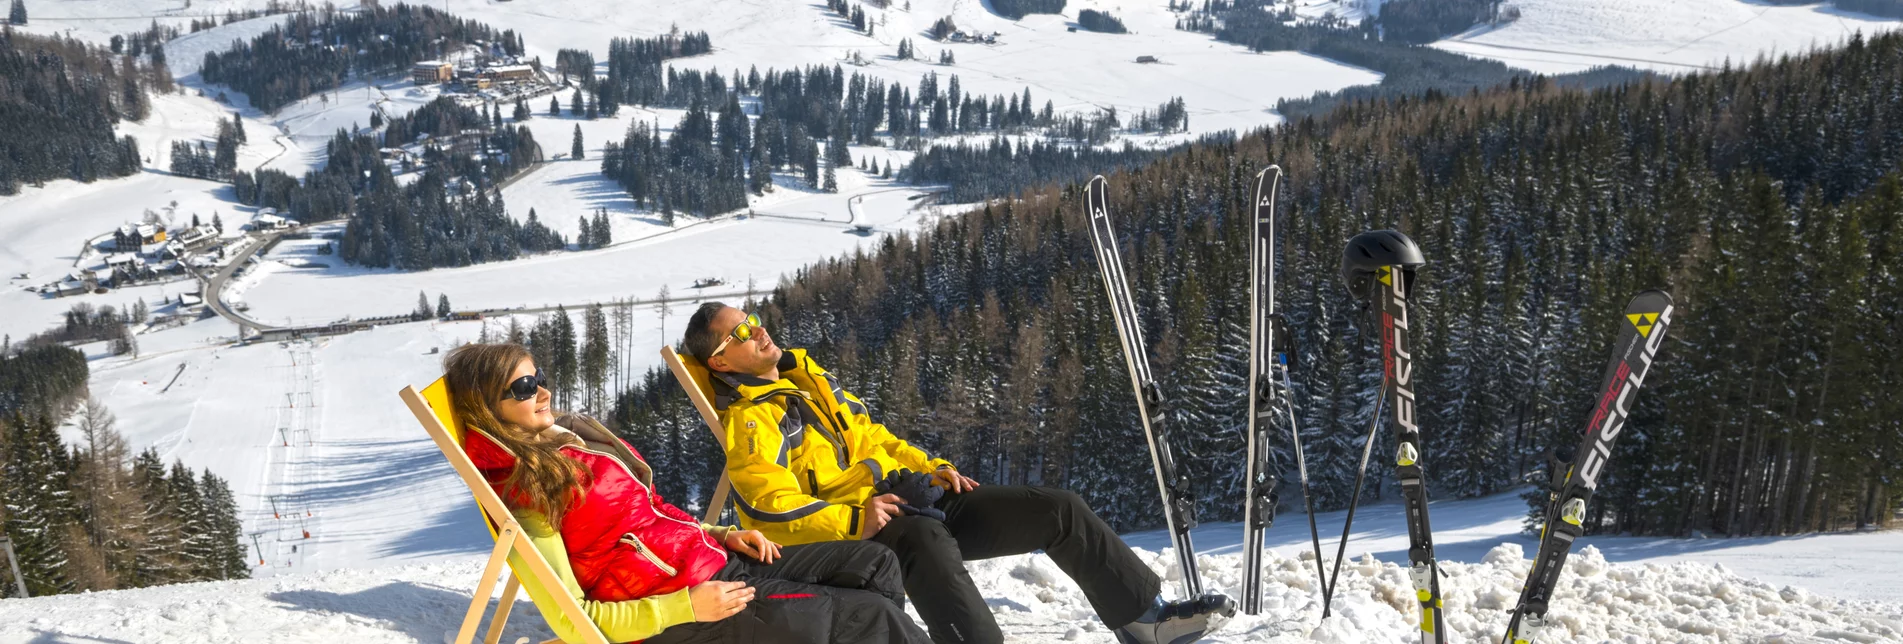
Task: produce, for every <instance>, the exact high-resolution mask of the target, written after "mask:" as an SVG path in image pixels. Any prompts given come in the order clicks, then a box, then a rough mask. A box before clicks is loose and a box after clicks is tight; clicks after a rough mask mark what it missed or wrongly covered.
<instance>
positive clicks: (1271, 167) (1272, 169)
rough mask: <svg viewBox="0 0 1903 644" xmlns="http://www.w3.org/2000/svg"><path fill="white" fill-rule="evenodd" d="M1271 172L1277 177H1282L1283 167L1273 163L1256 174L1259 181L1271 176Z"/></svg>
mask: <svg viewBox="0 0 1903 644" xmlns="http://www.w3.org/2000/svg"><path fill="white" fill-rule="evenodd" d="M1270 172H1273V173H1275V176H1277V177H1280V176H1282V166H1279V165H1276V164H1273V163H1271V164H1269V165H1268V167H1266V168H1263V169H1262V170H1261V171H1260V172H1257V173H1255V176H1256V178H1258V179H1259V178H1262V177H1266V176H1269V173H1270Z"/></svg>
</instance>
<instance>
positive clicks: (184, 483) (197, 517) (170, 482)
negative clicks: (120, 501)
mask: <svg viewBox="0 0 1903 644" xmlns="http://www.w3.org/2000/svg"><path fill="white" fill-rule="evenodd" d="M165 488H166V496H167V499H168V500H169V501H170V503H171V505H172V510H173V511H174V512H176V513H177V514H176V515H174V516H176V517H177V519H178V523H179V535H180V537H181V539H180V541H179V555H180V559H181V560H180V562H179V566H180V567H179V572H181V573H183V574H184V575H185V578H186V579H190V580H194V581H196V580H200V579H214V577H213V576H212V572H213V570H214V569H215V567H216V565H217V561H218V556H217V555H218V553H217V542H216V539H215V538H214V536H213V530H212V517H211V516H210V514H209V513H208V512H207V511H206V507H205V497H204V492H203V491H202V490H200V489H198V478H197V477H195V476H193V475H192V471H191V470H189V469H186V467H185V463H184V462H181V461H173V462H172V472H171V474H170V475H168V476H166V477H165Z"/></svg>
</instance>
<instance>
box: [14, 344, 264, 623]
mask: <svg viewBox="0 0 1903 644" xmlns="http://www.w3.org/2000/svg"><path fill="white" fill-rule="evenodd" d="M85 386H86V360H85V357H84V356H82V355H80V353H79V352H78V351H75V350H73V349H69V348H66V347H61V346H36V347H30V348H27V349H25V350H23V351H19V352H17V353H12V354H11V355H6V356H0V392H3V395H4V398H0V400H3V401H4V402H3V403H0V414H3V415H0V535H3V536H5V537H7V538H9V539H11V540H12V541H13V547H14V552H15V554H16V556H17V557H18V558H19V564H20V573H21V576H22V577H24V581H25V583H26V588H27V592H28V593H31V594H32V595H34V596H41V595H52V594H60V593H71V592H80V591H93V590H111V589H115V588H138V587H143V586H154V585H161V584H172V583H179V582H186V581H206V580H219V579H238V578H245V577H249V576H250V575H251V568H250V566H249V564H248V563H247V561H246V555H245V549H244V546H243V543H242V541H241V539H242V534H241V533H242V528H241V525H240V523H239V520H238V506H237V500H236V499H235V497H234V496H233V495H232V492H231V488H230V486H229V485H228V484H226V483H225V481H224V480H223V479H221V478H219V477H218V476H216V475H214V474H212V473H211V471H210V470H205V471H202V472H199V473H194V472H192V471H191V470H190V469H188V468H186V467H185V465H184V464H183V463H179V462H174V463H173V464H172V465H171V467H170V468H167V467H166V465H165V463H164V461H163V460H162V459H161V458H160V457H159V454H158V451H157V450H155V449H147V450H146V451H144V452H141V453H139V454H138V455H136V456H134V455H132V454H131V450H130V448H129V447H128V446H127V444H126V442H125V439H124V438H123V437H121V436H120V435H119V433H118V431H117V429H116V428H115V420H114V418H113V416H112V413H111V412H110V411H108V410H107V409H106V408H105V406H104V405H102V404H100V403H99V402H98V401H97V400H92V399H88V398H86V395H85ZM69 414H70V416H71V418H70V422H71V423H72V424H73V426H74V427H75V428H76V429H77V431H78V434H79V437H80V438H79V442H78V443H76V444H73V445H67V444H66V443H65V442H64V441H63V440H62V439H61V438H60V432H59V430H58V428H59V425H60V424H61V423H60V422H59V420H58V419H64V418H67V417H68V416H69ZM9 576H10V575H9ZM12 589H13V585H12V584H6V585H5V586H4V590H0V593H6V592H10V591H12Z"/></svg>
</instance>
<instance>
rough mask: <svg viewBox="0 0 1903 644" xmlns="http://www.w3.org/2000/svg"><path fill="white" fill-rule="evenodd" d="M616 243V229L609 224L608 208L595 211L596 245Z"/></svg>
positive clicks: (603, 245) (602, 245)
mask: <svg viewBox="0 0 1903 644" xmlns="http://www.w3.org/2000/svg"><path fill="white" fill-rule="evenodd" d="M613 243H614V230H613V229H612V228H610V227H609V225H608V209H607V208H602V209H601V210H599V211H597V212H596V213H595V247H597V248H600V247H605V246H608V245H610V244H613Z"/></svg>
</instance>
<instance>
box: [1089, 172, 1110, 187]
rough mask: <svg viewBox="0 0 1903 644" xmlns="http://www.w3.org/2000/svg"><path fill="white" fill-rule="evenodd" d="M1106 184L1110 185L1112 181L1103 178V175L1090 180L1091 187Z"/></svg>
mask: <svg viewBox="0 0 1903 644" xmlns="http://www.w3.org/2000/svg"><path fill="white" fill-rule="evenodd" d="M1106 183H1110V180H1109V179H1105V178H1103V175H1101V174H1100V175H1097V176H1094V177H1091V178H1090V185H1092V186H1097V185H1102V184H1106Z"/></svg>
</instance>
